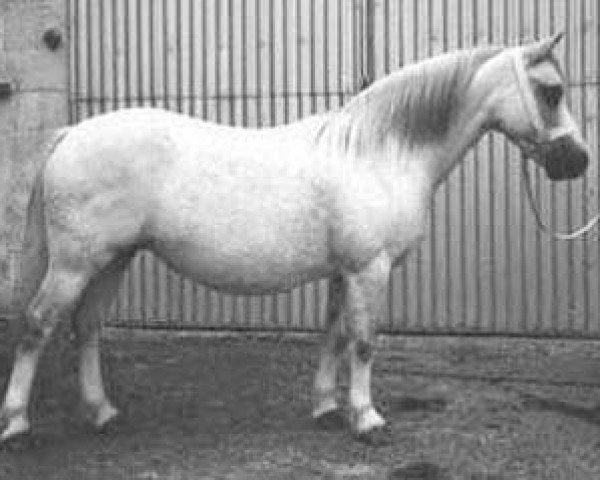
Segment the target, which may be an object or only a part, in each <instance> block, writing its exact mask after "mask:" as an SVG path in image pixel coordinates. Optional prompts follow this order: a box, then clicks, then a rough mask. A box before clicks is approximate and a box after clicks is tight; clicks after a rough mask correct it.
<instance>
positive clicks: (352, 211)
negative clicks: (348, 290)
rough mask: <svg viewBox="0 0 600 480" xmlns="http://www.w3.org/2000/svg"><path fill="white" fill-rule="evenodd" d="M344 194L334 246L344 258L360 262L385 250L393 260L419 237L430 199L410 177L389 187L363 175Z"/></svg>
mask: <svg viewBox="0 0 600 480" xmlns="http://www.w3.org/2000/svg"><path fill="white" fill-rule="evenodd" d="M346 186H348V184H347V185H346ZM346 193H347V195H346V196H345V197H346V201H343V202H342V203H341V208H340V209H339V213H340V215H339V217H338V218H339V219H340V220H341V221H340V222H339V224H338V227H339V228H338V229H336V230H337V231H338V235H336V239H337V242H336V243H337V245H335V249H336V250H337V251H338V252H342V253H343V255H345V256H346V257H347V258H352V259H353V261H354V262H358V263H359V264H360V263H363V262H365V261H368V260H369V258H372V257H373V256H374V255H377V254H378V253H379V252H381V251H384V250H385V251H386V252H387V254H388V255H389V256H390V257H391V258H393V259H396V258H398V257H400V256H401V255H402V254H403V253H404V252H405V251H406V250H407V249H409V248H410V247H412V246H413V245H414V244H415V243H417V242H418V241H419V240H420V239H421V238H422V237H423V235H424V233H425V230H426V227H427V222H428V217H429V204H430V202H429V196H428V195H427V190H426V188H425V187H424V186H423V185H422V184H420V183H419V182H416V181H415V180H414V179H407V180H406V181H398V182H395V183H394V184H393V185H391V186H390V185H389V184H386V183H382V182H380V181H373V182H368V181H367V180H365V178H364V177H363V178H362V179H361V181H360V182H357V184H356V185H353V186H352V188H348V189H347V190H346Z"/></svg>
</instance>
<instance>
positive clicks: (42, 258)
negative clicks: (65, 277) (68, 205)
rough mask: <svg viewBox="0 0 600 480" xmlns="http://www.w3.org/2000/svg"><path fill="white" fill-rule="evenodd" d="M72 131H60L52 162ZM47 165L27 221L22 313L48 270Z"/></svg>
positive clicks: (20, 298)
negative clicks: (45, 211)
mask: <svg viewBox="0 0 600 480" xmlns="http://www.w3.org/2000/svg"><path fill="white" fill-rule="evenodd" d="M68 131H69V129H68V128H64V129H62V130H59V131H58V132H57V133H56V135H55V136H54V138H53V139H52V141H51V143H50V144H49V147H48V152H47V155H46V158H48V157H49V156H50V155H52V153H53V152H54V150H55V149H56V147H57V146H58V144H59V143H60V142H61V141H62V140H63V139H64V138H65V136H66V135H67V133H68ZM45 167H46V162H44V163H43V164H42V166H41V167H40V169H39V171H38V173H37V175H36V177H35V180H34V182H33V188H32V190H31V195H30V197H29V203H28V205H27V219H26V223H25V235H24V243H23V250H22V255H21V279H20V285H19V287H20V288H19V289H18V298H17V299H15V304H16V306H17V308H18V310H19V311H22V310H23V309H24V308H25V306H26V305H27V304H28V303H29V302H30V300H31V299H32V298H33V296H34V295H35V293H36V292H37V290H38V288H39V286H40V283H41V281H42V279H43V278H44V275H45V274H46V270H47V268H48V244H47V235H46V217H45V214H44V170H45Z"/></svg>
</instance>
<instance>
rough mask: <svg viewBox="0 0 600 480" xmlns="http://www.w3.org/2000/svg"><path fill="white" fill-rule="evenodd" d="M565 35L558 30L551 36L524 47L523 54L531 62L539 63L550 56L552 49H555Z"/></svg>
mask: <svg viewBox="0 0 600 480" xmlns="http://www.w3.org/2000/svg"><path fill="white" fill-rule="evenodd" d="M563 36H564V33H563V32H558V33H555V34H554V35H553V36H551V37H548V38H545V39H544V40H540V41H539V42H536V43H533V44H531V45H528V46H526V47H525V48H524V50H523V55H524V56H525V58H526V59H527V60H528V62H529V63H530V64H534V63H537V62H539V61H540V60H543V59H544V58H547V57H548V56H550V54H551V53H552V50H554V47H556V45H558V43H559V42H560V41H561V40H562V38H563Z"/></svg>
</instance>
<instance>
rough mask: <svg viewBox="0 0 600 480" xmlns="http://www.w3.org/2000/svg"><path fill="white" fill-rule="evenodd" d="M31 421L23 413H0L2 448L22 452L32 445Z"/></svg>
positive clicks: (3, 411)
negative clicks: (22, 449)
mask: <svg viewBox="0 0 600 480" xmlns="http://www.w3.org/2000/svg"><path fill="white" fill-rule="evenodd" d="M29 430H30V427H29V421H28V420H27V417H26V415H25V413H24V412H23V411H20V410H19V411H8V410H5V409H2V411H0V431H1V432H2V433H0V448H1V449H2V450H11V451H12V450H20V449H21V447H27V446H29V445H30V443H31V438H32V437H31V435H30V433H29Z"/></svg>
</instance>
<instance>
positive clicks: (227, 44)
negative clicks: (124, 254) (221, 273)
mask: <svg viewBox="0 0 600 480" xmlns="http://www.w3.org/2000/svg"><path fill="white" fill-rule="evenodd" d="M69 7H70V8H69V11H70V13H71V16H72V18H71V22H72V29H71V31H72V36H73V39H72V40H73V41H72V43H71V58H72V68H71V72H72V78H71V86H72V101H71V105H72V107H71V108H72V112H71V113H72V118H73V119H74V120H75V121H78V120H81V119H83V118H86V117H88V116H91V115H95V114H98V113H101V112H103V111H108V110H113V109H116V108H122V107H126V106H136V105H148V106H150V105H153V106H159V107H164V108H169V109H172V110H177V111H182V112H185V113H188V114H190V115H194V116H199V117H203V118H206V119H208V120H211V121H216V122H221V123H226V124H235V125H244V126H250V127H259V126H268V125H274V124H280V123H286V122H292V121H294V120H296V119H297V118H300V117H303V116H306V115H309V114H311V113H313V112H317V111H323V110H326V109H331V108H337V107H339V106H340V105H342V104H343V103H344V101H345V100H346V99H347V98H348V96H349V95H350V94H352V93H353V92H354V91H356V89H357V88H358V85H359V80H360V78H361V77H362V76H363V75H364V76H370V77H374V78H375V79H376V78H380V77H381V76H383V75H385V74H386V73H388V72H390V71H393V70H395V69H396V68H398V67H399V66H402V65H405V64H409V63H412V62H415V61H418V60H421V59H423V58H426V57H429V56H432V55H435V54H437V53H440V52H443V51H447V50H453V49H457V48H470V47H472V46H475V45H481V44H488V43H496V44H509V45H516V44H519V43H522V42H528V41H531V40H533V39H535V38H541V37H543V36H544V35H548V34H550V33H553V32H556V31H564V32H565V33H566V36H565V40H564V41H563V43H562V44H561V45H560V47H559V49H558V52H557V53H558V58H559V59H560V60H561V63H562V64H563V67H564V70H565V73H566V76H567V79H568V84H569V99H570V104H571V107H572V110H573V112H574V113H575V117H576V119H577V121H578V122H579V124H580V125H581V127H582V131H583V134H584V136H585V137H586V139H587V140H588V142H589V145H590V148H591V151H592V155H591V158H592V162H591V166H590V170H589V172H588V174H587V176H586V178H585V179H584V180H577V181H574V182H566V183H551V182H550V181H549V180H548V179H546V177H545V175H544V174H543V173H541V172H540V171H535V172H534V173H533V178H534V181H535V185H534V190H535V192H536V195H537V196H538V198H539V199H540V202H541V205H542V208H543V211H544V217H545V218H546V219H547V221H548V223H549V225H551V226H552V227H553V228H556V229H559V230H564V229H569V228H573V227H575V226H578V225H580V224H581V223H582V222H583V221H584V219H585V218H586V217H587V216H588V215H589V214H592V213H593V212H594V211H595V210H596V209H597V208H599V207H600V197H599V196H598V193H597V189H598V182H599V175H600V170H599V169H598V167H597V159H598V143H599V137H600V125H599V122H598V112H599V110H600V98H599V95H598V83H599V78H600V73H599V65H598V64H599V52H598V31H599V20H598V19H599V13H598V8H599V7H598V3H597V2H596V1H593V0H573V1H566V0H531V1H527V2H524V1H520V0H484V1H480V0H426V1H424V0H377V1H375V0H353V1H345V0H329V1H325V2H321V1H318V0H291V1H278V0H225V1H222V0H203V1H198V0H150V1H144V0H102V1H93V0H70V6H69ZM519 163H520V154H519V152H518V151H517V150H516V149H515V148H514V147H513V146H511V145H510V144H509V143H508V142H507V141H506V140H505V139H504V138H502V137H500V136H496V135H489V136H487V137H485V138H484V139H482V141H481V142H480V143H479V144H478V145H477V146H476V148H475V149H474V150H473V151H472V152H470V153H469V154H468V156H467V158H466V159H465V161H464V163H462V164H461V165H459V166H458V167H457V168H456V169H455V170H454V171H453V172H452V174H451V175H450V178H449V180H448V181H447V182H446V183H444V184H443V185H442V186H441V187H440V189H439V191H438V193H437V194H436V196H435V201H434V205H433V215H432V218H431V224H430V232H429V234H428V235H427V237H426V240H425V241H424V242H423V244H422V245H421V247H420V248H419V249H417V250H415V251H414V252H412V253H411V254H410V255H409V257H408V260H407V262H406V264H405V265H403V266H401V267H399V268H397V269H396V270H395V271H394V273H393V275H392V283H391V285H392V289H391V294H390V299H389V307H390V313H391V315H390V318H389V323H387V324H386V326H385V328H386V329H388V330H390V331H423V332H457V331H468V332H483V333H493V332H498V333H516V334H557V333H561V332H562V333H564V332H566V333H571V334H579V335H587V336H598V335H600V325H599V324H598V315H597V312H598V309H599V307H600V305H599V301H600V300H599V298H600V282H599V273H600V272H599V270H598V259H599V253H600V243H598V242H597V241H596V240H592V239H590V240H583V241H578V242H573V243H559V242H555V241H552V240H549V239H548V238H547V237H545V236H544V235H542V234H540V232H539V231H537V230H536V227H535V223H534V218H533V216H532V214H531V212H530V210H529V206H528V205H527V202H526V198H525V196H524V190H523V186H522V183H521V174H520V171H519ZM325 301H326V282H319V283H317V284H310V285H307V286H306V287H304V288H302V289H296V290H294V291H293V292H291V293H290V294H280V295H274V296H268V297H237V296H236V297H232V296H228V295H221V294H218V293H216V292H214V291H211V290H208V289H205V288H204V287H202V286H199V285H195V284H192V283H191V282H189V281H188V280H182V279H181V278H180V277H179V276H178V275H177V274H175V273H173V272H171V271H169V270H168V269H167V268H166V267H165V265H164V264H162V263H161V262H160V261H157V260H156V259H155V258H154V256H153V255H151V254H148V253H143V254H141V255H138V257H136V259H135V261H134V263H133V265H132V267H131V268H130V269H129V271H128V272H127V276H126V278H125V281H124V284H123V288H122V289H121V292H120V294H119V298H118V301H117V308H116V314H115V315H116V317H115V318H116V320H115V321H117V322H132V323H139V322H145V323H148V324H165V325H166V326H186V325H189V326H211V327H217V328H218V327H221V326H223V327H237V326H258V327H261V326H262V327H269V328H270V327H287V328H290V327H291V328H302V329H312V328H316V327H319V326H320V325H322V322H323V312H324V308H325Z"/></svg>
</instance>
